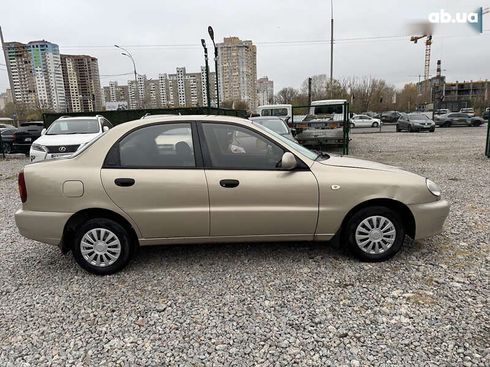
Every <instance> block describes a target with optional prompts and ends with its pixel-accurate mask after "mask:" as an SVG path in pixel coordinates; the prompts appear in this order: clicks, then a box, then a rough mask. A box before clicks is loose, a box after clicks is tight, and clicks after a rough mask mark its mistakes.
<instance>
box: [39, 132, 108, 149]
mask: <svg viewBox="0 0 490 367" xmlns="http://www.w3.org/2000/svg"><path fill="white" fill-rule="evenodd" d="M99 134H100V133H95V134H66V135H63V134H60V135H42V136H40V137H39V138H38V139H37V140H36V141H35V143H36V144H40V145H47V146H51V145H77V144H78V145H80V144H84V143H87V142H89V141H91V140H92V139H95V138H96V137H97V136H98V135H99Z"/></svg>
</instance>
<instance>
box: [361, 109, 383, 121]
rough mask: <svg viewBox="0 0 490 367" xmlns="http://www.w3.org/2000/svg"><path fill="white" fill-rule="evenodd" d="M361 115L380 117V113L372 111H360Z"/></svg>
mask: <svg viewBox="0 0 490 367" xmlns="http://www.w3.org/2000/svg"><path fill="white" fill-rule="evenodd" d="M361 115H368V116H369V117H372V118H375V119H380V118H381V114H379V113H377V112H373V111H367V112H362V113H361Z"/></svg>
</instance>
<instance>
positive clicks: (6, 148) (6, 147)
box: [2, 143, 12, 154]
mask: <svg viewBox="0 0 490 367" xmlns="http://www.w3.org/2000/svg"><path fill="white" fill-rule="evenodd" d="M2 150H3V152H4V153H5V154H10V152H11V151H12V148H11V147H10V144H9V143H2Z"/></svg>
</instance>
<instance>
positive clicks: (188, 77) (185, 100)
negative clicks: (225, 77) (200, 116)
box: [158, 67, 216, 108]
mask: <svg viewBox="0 0 490 367" xmlns="http://www.w3.org/2000/svg"><path fill="white" fill-rule="evenodd" d="M205 75H206V73H205V69H204V67H201V71H200V72H199V73H187V71H186V68H185V67H178V68H177V70H176V73H175V74H160V75H159V77H158V81H159V88H158V99H159V102H160V105H159V107H163V108H165V107H170V108H172V107H198V106H207V98H208V91H207V89H206V79H205V78H206V76H205ZM209 89H210V92H209V95H210V97H211V102H212V103H213V105H214V104H215V103H216V74H215V73H209Z"/></svg>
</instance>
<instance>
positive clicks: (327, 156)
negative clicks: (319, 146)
mask: <svg viewBox="0 0 490 367" xmlns="http://www.w3.org/2000/svg"><path fill="white" fill-rule="evenodd" d="M314 152H315V153H316V154H318V155H317V156H316V158H315V161H317V160H318V158H325V159H328V158H330V155H328V154H327V153H325V152H322V151H320V150H314Z"/></svg>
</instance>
